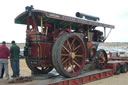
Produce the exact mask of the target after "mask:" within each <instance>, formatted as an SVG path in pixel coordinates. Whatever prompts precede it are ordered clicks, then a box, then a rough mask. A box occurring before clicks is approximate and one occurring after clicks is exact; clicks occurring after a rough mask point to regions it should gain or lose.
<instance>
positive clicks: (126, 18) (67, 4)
mask: <svg viewBox="0 0 128 85" xmlns="http://www.w3.org/2000/svg"><path fill="white" fill-rule="evenodd" d="M30 5H33V6H34V8H35V9H40V10H45V11H50V12H54V13H58V14H63V15H68V16H72V17H75V13H76V12H82V13H86V14H90V15H94V16H98V17H100V22H103V23H106V24H111V25H115V29H113V30H112V32H111V34H110V36H109V37H108V39H107V40H106V41H107V42H128V38H127V37H128V1H127V0H2V1H1V2H0V42H2V41H3V40H4V41H7V42H11V41H12V40H15V41H16V42H18V43H20V42H21V43H23V42H25V36H26V33H25V31H26V26H25V25H20V24H15V23H14V19H15V18H16V16H18V15H19V14H20V13H22V12H23V11H25V7H26V6H30Z"/></svg>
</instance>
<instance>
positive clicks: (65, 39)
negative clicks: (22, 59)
mask: <svg viewBox="0 0 128 85" xmlns="http://www.w3.org/2000/svg"><path fill="white" fill-rule="evenodd" d="M76 16H77V17H79V18H75V17H69V16H64V15H60V14H56V13H51V12H47V11H42V10H35V9H34V8H33V6H30V7H29V6H27V7H26V11H25V12H23V13H21V14H20V15H18V16H17V17H16V19H15V23H17V24H25V25H27V30H26V44H25V49H24V51H25V56H26V63H27V65H28V67H29V68H30V69H31V70H32V71H34V72H37V73H39V74H47V73H48V72H50V71H51V70H52V69H53V68H55V69H56V71H57V72H58V73H60V74H61V75H62V76H65V77H74V76H77V75H79V74H80V72H81V71H82V69H83V67H84V65H85V64H86V63H87V61H89V62H96V64H97V67H98V68H104V67H105V65H106V63H107V54H106V52H105V51H104V50H103V49H100V50H98V51H97V47H98V45H99V43H103V42H104V41H105V40H106V38H107V37H108V36H106V28H110V29H113V28H114V26H113V25H108V24H104V23H100V22H98V21H99V17H94V16H90V15H87V14H82V13H79V12H77V13H76ZM82 17H85V18H86V19H81V18H82ZM98 27H102V28H103V29H104V32H102V31H100V30H97V29H96V28H98Z"/></svg>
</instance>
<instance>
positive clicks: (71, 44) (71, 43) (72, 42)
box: [71, 38, 76, 47]
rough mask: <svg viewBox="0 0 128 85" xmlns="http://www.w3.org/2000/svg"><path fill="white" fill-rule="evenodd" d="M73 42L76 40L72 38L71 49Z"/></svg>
mask: <svg viewBox="0 0 128 85" xmlns="http://www.w3.org/2000/svg"><path fill="white" fill-rule="evenodd" d="M75 40H76V39H75V38H74V39H73V41H72V43H71V47H72V45H73V43H74V42H75Z"/></svg>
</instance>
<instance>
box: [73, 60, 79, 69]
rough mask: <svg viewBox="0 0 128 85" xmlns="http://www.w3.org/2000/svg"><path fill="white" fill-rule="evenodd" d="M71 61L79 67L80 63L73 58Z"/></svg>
mask: <svg viewBox="0 0 128 85" xmlns="http://www.w3.org/2000/svg"><path fill="white" fill-rule="evenodd" d="M73 63H74V64H76V65H77V66H78V67H79V68H80V65H79V64H78V63H77V62H76V61H75V60H73Z"/></svg>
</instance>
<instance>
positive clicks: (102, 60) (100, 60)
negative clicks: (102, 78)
mask: <svg viewBox="0 0 128 85" xmlns="http://www.w3.org/2000/svg"><path fill="white" fill-rule="evenodd" d="M96 57H97V58H96V66H97V68H99V69H104V68H105V67H106V65H107V62H108V58H107V53H106V52H105V50H103V49H100V50H98V51H97V53H96Z"/></svg>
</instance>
